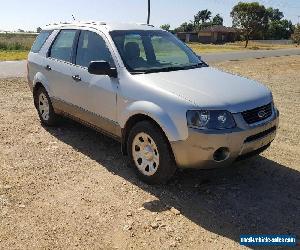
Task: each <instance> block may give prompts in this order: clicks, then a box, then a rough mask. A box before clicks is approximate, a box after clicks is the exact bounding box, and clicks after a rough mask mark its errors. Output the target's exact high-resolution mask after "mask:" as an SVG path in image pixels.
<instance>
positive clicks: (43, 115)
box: [34, 87, 58, 126]
mask: <svg viewBox="0 0 300 250" xmlns="http://www.w3.org/2000/svg"><path fill="white" fill-rule="evenodd" d="M34 99H35V100H34V101H35V106H36V109H37V111H38V115H39V117H40V120H41V122H42V123H43V124H44V125H46V126H54V125H56V124H57V118H58V117H57V115H56V114H55V112H54V109H53V106H52V103H51V100H50V98H49V95H48V93H47V91H46V89H45V88H44V87H40V88H39V89H38V90H37V91H36V94H35V96H34Z"/></svg>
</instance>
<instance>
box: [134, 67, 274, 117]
mask: <svg viewBox="0 0 300 250" xmlns="http://www.w3.org/2000/svg"><path fill="white" fill-rule="evenodd" d="M139 77H142V78H145V79H143V80H145V82H148V83H149V84H151V85H152V86H155V87H157V88H161V89H163V90H165V91H168V92H171V93H173V94H175V95H177V96H178V97H181V98H182V99H185V100H186V101H188V102H189V103H191V104H193V105H194V106H196V107H200V108H208V109H209V108H210V109H226V110H228V111H230V112H232V113H238V112H242V111H245V110H249V109H253V108H256V107H260V106H263V105H266V104H268V103H270V102H271V101H272V94H271V92H270V90H269V89H268V88H267V87H265V86H264V85H262V84H260V83H258V82H256V81H253V80H250V79H247V78H244V77H240V76H236V75H232V74H229V73H226V72H223V71H220V70H217V69H215V68H212V67H203V68H197V69H190V70H180V71H171V72H160V73H152V74H144V75H139Z"/></svg>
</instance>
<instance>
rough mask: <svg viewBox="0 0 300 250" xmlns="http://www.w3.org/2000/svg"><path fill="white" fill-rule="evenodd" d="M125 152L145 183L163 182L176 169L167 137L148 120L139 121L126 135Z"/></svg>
mask: <svg viewBox="0 0 300 250" xmlns="http://www.w3.org/2000/svg"><path fill="white" fill-rule="evenodd" d="M127 152H128V155H129V160H130V162H131V165H133V166H134V167H135V170H136V172H137V175H138V176H139V177H140V179H142V180H143V181H144V182H146V183H149V184H158V183H165V182H167V181H168V180H169V179H170V178H171V177H172V176H173V175H174V173H175V171H176V164H175V161H174V157H173V153H172V151H171V149H170V145H169V142H168V140H167V138H166V137H165V135H164V134H163V132H162V131H161V130H160V129H159V128H158V127H157V126H155V125H154V124H153V123H151V122H149V121H142V122H139V123H137V124H136V125H135V126H134V127H133V128H132V130H131V131H130V134H129V137H128V142H127Z"/></svg>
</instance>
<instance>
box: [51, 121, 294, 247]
mask: <svg viewBox="0 0 300 250" xmlns="http://www.w3.org/2000/svg"><path fill="white" fill-rule="evenodd" d="M47 131H48V132H49V133H51V134H52V135H53V136H55V137H56V138H58V139H59V140H61V141H62V142H64V143H66V144H68V145H70V146H72V147H73V148H74V149H76V150H77V151H80V152H81V153H83V154H84V155H86V156H88V157H90V158H91V159H93V160H95V161H97V162H98V163H99V164H101V165H102V166H104V167H105V168H106V169H107V170H108V171H110V172H112V173H113V174H116V175H119V176H121V177H122V178H124V179H126V180H128V181H130V182H131V183H132V184H134V185H136V186H138V187H139V188H141V189H143V190H145V191H147V192H149V193H151V194H152V195H154V196H155V197H156V198H157V199H156V200H154V201H151V202H146V203H144V204H143V206H144V207H145V208H146V209H148V210H150V211H155V212H161V211H164V210H166V209H169V208H170V207H174V208H176V209H178V210H179V211H180V212H181V214H182V215H183V216H185V217H186V218H188V219H189V220H191V221H193V222H194V223H196V224H198V225H199V226H201V227H203V228H205V229H206V230H208V231H211V232H213V233H216V234H218V235H221V236H224V237H227V238H230V239H232V240H234V241H236V242H239V236H240V235H241V234H293V235H296V236H297V238H298V239H299V237H300V224H299V222H300V213H299V207H300V173H299V172H298V171H296V170H293V169H291V168H289V167H288V166H284V165H280V164H278V163H276V162H274V161H272V160H270V159H267V158H265V157H262V156H257V157H254V158H252V159H248V160H247V161H242V162H239V163H235V164H233V166H232V167H229V168H223V169H217V170H185V171H178V172H177V173H176V175H175V177H174V178H173V179H172V180H171V181H170V183H169V184H168V185H163V186H149V185H146V184H144V183H142V182H141V181H139V180H138V179H137V177H136V176H135V174H134V171H133V169H131V168H130V167H129V166H127V164H126V161H125V158H124V157H122V156H121V152H120V144H119V143H118V142H115V141H114V140H112V139H110V138H108V137H106V136H104V135H101V134H99V133H97V132H95V131H93V130H91V129H89V128H86V127H83V126H81V125H80V124H77V123H75V122H72V121H64V124H62V125H61V126H60V127H59V128H47Z"/></svg>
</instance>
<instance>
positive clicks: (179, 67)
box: [144, 66, 187, 74]
mask: <svg viewBox="0 0 300 250" xmlns="http://www.w3.org/2000/svg"><path fill="white" fill-rule="evenodd" d="M184 69H187V67H186V66H171V67H165V68H155V69H148V70H145V72H144V73H145V74H149V73H156V72H169V71H177V70H184Z"/></svg>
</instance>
